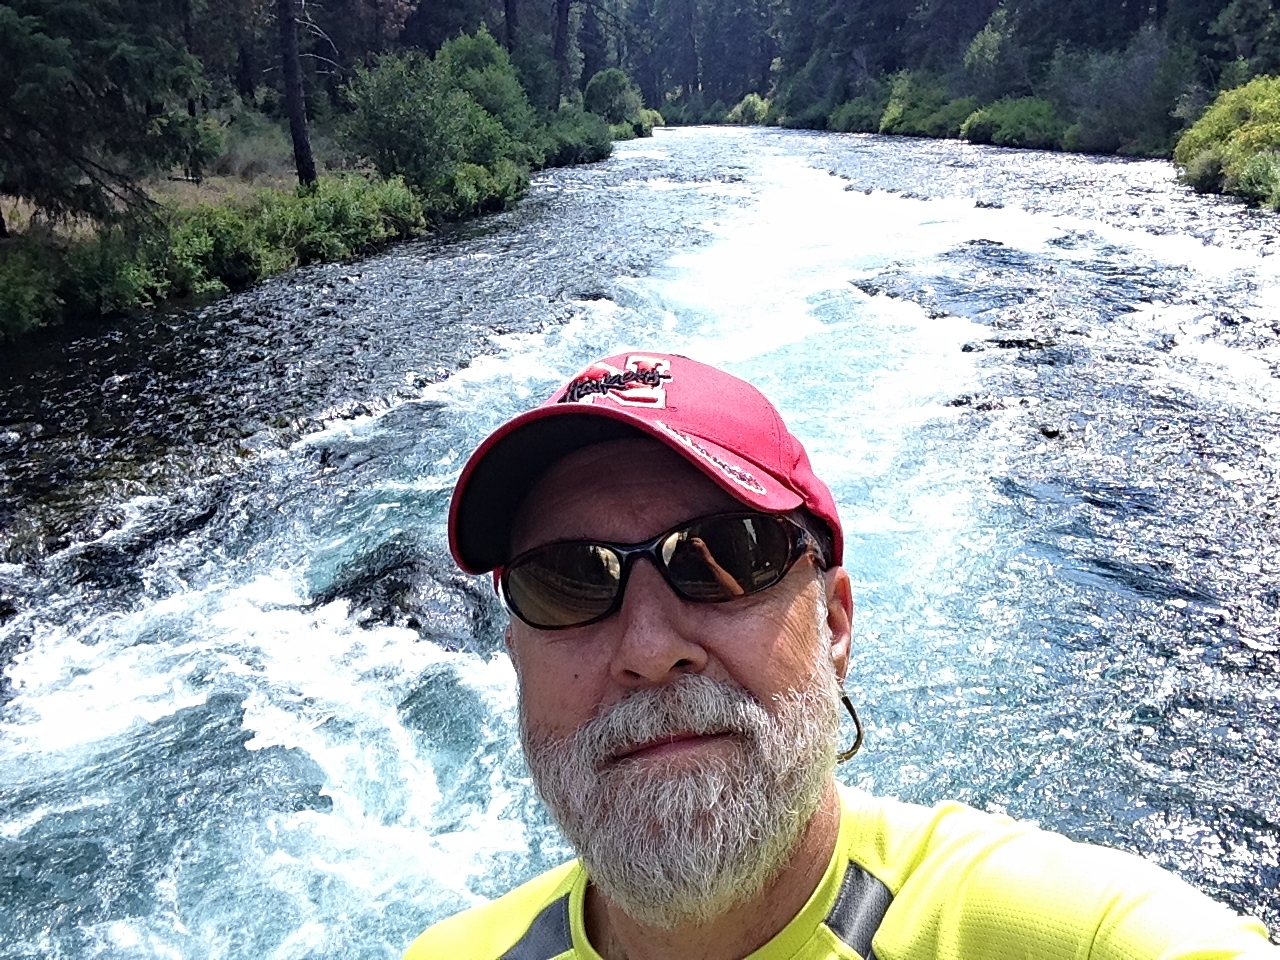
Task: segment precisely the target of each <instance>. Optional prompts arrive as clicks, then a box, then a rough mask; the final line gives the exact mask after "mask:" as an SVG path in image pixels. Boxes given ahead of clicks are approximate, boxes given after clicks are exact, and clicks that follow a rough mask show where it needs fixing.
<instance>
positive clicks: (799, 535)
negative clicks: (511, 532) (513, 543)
mask: <svg viewBox="0 0 1280 960" xmlns="http://www.w3.org/2000/svg"><path fill="white" fill-rule="evenodd" d="M746 519H751V520H768V521H770V522H773V523H777V524H780V525H782V526H783V527H785V528H786V530H787V539H788V541H789V542H790V544H791V547H790V550H789V552H788V554H787V559H786V561H785V562H784V563H783V565H782V567H781V569H780V570H779V571H778V578H777V579H776V580H773V581H772V582H770V583H767V584H765V585H764V586H763V587H759V588H758V589H753V590H750V591H746V592H744V593H742V594H739V595H734V596H728V597H723V598H721V599H718V600H717V599H710V598H706V597H691V596H688V595H687V594H685V593H684V592H683V591H681V589H680V588H679V587H678V586H677V585H676V584H675V583H674V582H673V581H672V579H671V574H670V571H669V570H668V569H667V565H666V563H665V562H664V561H663V559H662V555H661V553H659V551H658V548H659V547H660V546H662V544H663V543H664V542H665V541H666V540H667V539H668V538H670V537H672V536H674V535H675V534H677V533H680V532H682V531H685V530H688V529H689V528H690V527H692V526H694V525H696V524H700V523H707V522H709V521H712V520H746ZM575 544H582V545H583V546H589V547H603V548H605V549H607V550H609V551H611V552H612V553H613V554H614V555H615V556H616V557H617V558H618V561H619V564H620V567H621V570H620V572H619V574H618V588H617V592H616V593H615V594H614V597H613V602H612V603H610V604H609V608H608V609H607V610H605V611H604V612H603V613H600V614H598V615H596V616H594V617H591V618H590V619H589V620H583V621H582V622H581V623H568V624H559V625H555V626H542V625H540V624H537V623H533V622H532V621H530V620H528V619H526V618H525V616H524V615H523V614H521V612H520V610H519V608H518V607H517V605H516V604H515V603H514V602H513V601H512V599H511V592H510V587H509V585H508V582H507V577H508V576H509V574H510V572H511V570H512V569H514V568H515V567H517V566H519V565H520V563H521V561H523V560H525V559H527V558H529V557H531V556H534V555H536V554H538V553H540V552H541V551H543V550H546V549H547V548H548V547H563V546H570V545H575ZM810 549H812V550H813V553H814V556H815V557H817V560H818V565H819V566H820V567H822V568H823V569H826V566H827V564H826V562H825V561H824V560H823V558H822V550H821V544H820V542H819V540H818V538H817V537H816V536H814V534H813V533H811V532H810V531H809V530H808V529H807V528H806V527H805V526H804V525H803V524H802V523H799V522H798V521H796V520H794V519H792V518H791V517H788V516H786V515H784V514H778V513H764V512H762V511H759V510H740V511H733V512H730V513H712V514H707V515H706V516H701V517H693V518H691V519H689V520H684V521H682V522H680V523H678V524H676V525H675V526H674V527H672V528H671V529H669V530H665V531H663V532H662V533H660V534H658V535H657V536H656V537H654V538H652V539H651V540H645V541H642V542H640V543H616V542H613V541H609V540H554V541H552V542H551V543H543V544H539V545H538V546H536V547H533V548H532V549H530V550H525V551H523V552H522V553H519V554H517V555H516V556H514V557H512V558H511V559H510V560H509V561H508V562H507V563H506V564H504V565H503V566H502V568H501V569H500V570H498V571H495V573H496V574H497V576H496V579H497V581H498V587H499V589H498V594H499V596H500V597H501V598H502V603H503V605H504V606H505V607H506V608H507V610H508V612H510V613H511V614H512V616H514V617H516V618H517V619H519V620H520V621H521V622H522V623H525V624H528V625H529V626H530V627H533V628H534V629H535V630H573V629H575V628H577V627H588V626H590V625H591V624H593V623H599V622H600V621H601V620H607V619H608V618H609V617H611V616H613V615H614V614H615V613H617V612H618V610H619V608H621V606H622V600H623V597H624V596H626V592H627V581H628V580H629V579H630V577H631V568H632V567H633V566H635V562H636V560H638V559H640V558H641V557H644V558H646V559H648V561H649V562H650V563H651V564H653V567H654V569H655V570H657V571H658V575H659V576H661V577H662V579H663V580H664V581H666V584H667V586H668V587H670V588H671V590H672V592H673V593H675V595H676V596H677V597H679V598H680V599H682V600H685V601H687V602H689V603H728V602H729V601H731V600H740V599H741V598H742V597H749V596H753V595H754V594H757V593H763V592H764V591H765V590H768V589H769V588H770V587H775V586H777V585H778V584H779V583H781V582H782V581H783V580H784V579H786V576H787V574H788V573H790V572H791V568H792V567H794V566H795V565H796V562H797V561H798V560H799V559H800V558H801V557H803V556H804V555H805V554H806V553H808V552H809V550H810Z"/></svg>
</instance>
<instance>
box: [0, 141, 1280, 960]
mask: <svg viewBox="0 0 1280 960" xmlns="http://www.w3.org/2000/svg"><path fill="white" fill-rule="evenodd" d="M1278 237H1280V222H1278V221H1277V218H1275V217H1274V216H1271V215H1266V214H1261V213H1257V212H1254V211H1249V210H1247V209H1245V208H1243V207H1241V206H1238V205H1236V204H1233V203H1230V202H1227V201H1223V200H1221V199H1217V198H1207V197H1200V196H1196V195H1194V194H1192V193H1191V192H1189V191H1188V190H1186V189H1184V188H1182V187H1180V186H1178V185H1177V184H1176V183H1175V182H1174V179H1173V171H1172V169H1171V167H1170V166H1169V165H1168V164H1166V163H1162V162H1155V161H1134V160H1122V159H1115V158H1095V157H1080V156H1065V155H1057V154H1047V153H1036V152H1018V151H1004V150H998V149H993V148H983V147H973V146H969V145H966V144H962V143H956V142H930V141H918V140H907V139H891V138H880V137H873V136H858V135H828V134H813V133H802V132H790V131H777V130H737V129H686V130H660V131H658V132H657V135H656V136H655V137H654V138H653V139H652V140H644V141H634V142H631V143H626V144H620V145H618V147H617V150H616V151H615V154H614V156H613V158H611V159H610V160H608V161H606V162H604V163H601V164H597V165H593V166H587V167H580V168H575V169H568V170H557V171H550V172H547V173H544V174H541V175H539V176H538V177H537V178H535V181H534V185H533V188H532V190H531V192H530V195H529V197H528V198H527V199H526V200H525V201H524V202H522V203H521V204H520V205H519V206H518V207H517V208H516V209H514V210H512V211H508V212H506V213H503V214H500V215H497V216H493V217H489V218H486V219H484V220H482V221H478V222H475V223H472V224H469V225H466V226H463V227H460V228H457V229H454V230H452V231H449V232H448V233H446V234H443V235H440V236H437V237H435V238H433V239H430V240H427V241H424V242H421V243H414V244H408V245H403V246H400V247H397V248H395V249H392V250H390V251H387V252H386V253H384V254H382V255H379V256H375V257H373V258H370V259H368V260H364V261H361V262H356V263H347V264H336V265H328V266H323V267H313V268H308V269H304V270H299V271H295V272H293V273H291V274H289V275H287V276H284V277H281V278H278V279H276V280H273V281H271V282H269V283H267V284H264V285H263V286H261V287H259V288H256V289H254V290H252V291H248V292H246V293H244V294H240V295H237V296H234V297H229V298H226V299H224V300H221V301H219V302H217V303H214V304H211V305H208V306H204V307H201V308H193V309H191V310H188V311H168V312H157V313H155V314H152V315H148V316H145V317H141V318H136V319H135V320H134V321H133V322H131V323H128V324H125V323H121V324H118V325H115V326H106V327H104V328H102V329H100V330H98V331H94V332H92V335H90V333H88V332H86V331H84V330H76V329H72V330H68V331H67V332H65V333H64V334H63V335H61V336H60V338H59V339H57V340H56V341H55V342H53V343H50V344H49V345H47V346H44V347H40V348H35V347H29V348H26V349H24V350H21V351H11V352H10V353H9V354H8V355H6V356H4V357H0V458H2V459H3V462H2V464H0V665H3V682H2V685H0V958H5V960H9V958H27V957H31V958H34V957H40V958H87V957H100V956H101V957H111V958H162V957H163V958H190V960H197V958H199V960H204V958H210V960H212V958H228V960H233V958H234V960H241V958H243V960H264V958H274V960H291V958H298V960H301V958H330V957H331V958H335V960H337V958H343V960H352V958H394V957H397V956H398V955H399V953H400V951H401V950H402V949H403V948H404V947H405V946H406V945H407V944H408V942H409V941H410V940H411V939H412V937H413V936H414V935H415V934H416V933H417V932H418V931H419V930H420V929H422V928H423V927H425V926H426V925H428V924H429V923H431V922H432V921H434V920H436V919H439V918H441V917H443V916H445V915H447V914H450V913H452V912H454V911H456V910H458V909H460V908H462V907H464V906H467V905H469V904H474V903H477V902H480V901H482V900H483V899H485V898H489V897H492V896H495V895H496V894H498V893H500V892H502V891H503V890H505V889H507V888H509V887H510V886H511V885H512V884H514V883H516V882H517V881H519V880H521V879H524V878H526V877H529V876H531V875H532V874H534V873H535V872H537V871H540V870H542V869H544V868H546V867H548V866H549V865H551V864H554V863H556V862H558V861H560V860H561V859H562V858H564V857H565V856H566V855H567V850H566V847H565V844H564V842H563V840H562V839H561V838H560V836H559V834H558V833H557V831H556V830H555V828H554V827H553V826H552V825H551V824H550V823H549V822H548V821H547V819H546V817H545V815H544V813H543V812H542V811H541V808H540V806H539V805H538V802H537V800H536V798H535V797H534V795H533V793H532V790H531V787H530V784H529V781H528V777H527V774H526V773H525V771H524V768H523V766H522V762H521V760H520V758H519V751H518V749H517V748H516V737H515V731H514V716H513V712H514V699H515V694H514V680H513V675H512V670H511V666H510V663H509V661H508V660H507V658H506V656H505V654H504V653H503V651H502V646H501V625H502V612H501V610H500V609H499V608H498V606H497V604H496V602H495V600H494V599H493V597H492V595H491V593H490V591H489V589H488V587H487V585H486V584H485V583H484V582H483V580H482V579H471V578H467V577H464V576H462V575H461V574H459V573H457V572H456V571H454V570H453V569H452V567H451V564H450V563H449V561H448V558H447V552H446V550H445V548H444V545H443V544H444V518H445V511H446V507H447V502H448V496H449V492H450V490H451V486H452V483H453V481H454V479H455V478H456V475H457V472H458V470H459V468H460V466H461V463H462V460H463V459H464V458H465V456H466V455H467V453H468V451H469V450H470V449H471V448H472V447H473V446H474V445H475V443H476V442H477V441H478V440H479V439H480V438H481V437H482V436H483V435H484V434H485V433H486V432H487V431H489V430H490V429H492V428H493V427H494V426H495V425H497V424H498V423H499V422H501V421H502V420H504V419H505V418H507V417H508V416H509V415H510V414H511V413H512V412H514V411H516V410H519V409H522V408H524V407H527V406H530V405H532V404H533V403H535V402H536V401H537V400H539V399H541V397H542V396H544V395H545V394H547V393H549V392H550V390H551V389H552V388H553V387H554V386H555V385H557V384H558V383H559V382H561V381H562V380H563V379H564V378H566V377H567V376H569V375H571V374H572V373H574V372H576V370H577V369H578V368H579V367H580V366H582V365H583V364H584V363H585V362H586V361H588V360H590V359H592V358H594V357H597V356H600V355H604V354H608V353H614V352H618V351H620V350H625V349H629V348H640V349H654V348H663V349H668V350H673V351H678V352H683V353H687V354H689V355H691V356H694V357H696V358H698V359H701V360H704V361H708V362H712V363H715V364H719V365H723V366H724V367H726V368H727V369H729V370H731V371H733V372H735V373H737V374H740V375H742V376H744V377H746V378H748V379H750V380H752V381H753V382H755V383H756V384H758V385H759V386H760V387H761V388H762V389H764V391H765V392H766V393H768V394H769V395H770V396H771V397H772V398H773V399H774V400H775V401H776V402H777V403H778V404H779V406H780V408H781V409H782V411H783V413H784V416H785V417H786V418H787V420H788V422H789V424H790V425H791V427H792V429H793V430H794V431H795V432H797V433H798V434H799V435H800V436H802V437H803V438H804V439H805V441H806V443H807V445H808V447H809V450H810V453H811V456H812V458H813V460H814V462H815V466H816V468H817V471H818V473H819V474H820V475H821V476H823V477H825V478H826V479H827V480H828V481H829V482H830V483H831V486H832V488H833V491H834V493H835V495H836V498H837V500H838V502H839V505H840V510H841V515H842V517H843V519H844V522H845V525H846V530H847V543H848V546H847V550H846V553H847V559H848V566H849V570H850V572H851V574H852V577H853V580H854V583H855V589H856V593H857V605H858V614H857V617H858V619H857V623H856V630H855V646H854V659H853V663H852V666H851V669H850V676H849V682H848V689H849V692H850V694H851V696H852V698H853V700H854V701H855V702H856V703H857V704H858V705H859V708H860V711H861V713H862V716H863V718H864V720H865V721H866V724H867V746H866V747H865V748H864V750H863V751H862V753H861V754H860V755H859V756H858V757H856V758H855V759H854V760H853V761H852V762H851V763H849V764H847V765H846V766H844V767H842V768H841V770H840V774H839V775H840V777H841V778H842V779H843V780H845V781H846V782H848V783H852V784H857V785H860V786H863V787H866V788H868V789H871V790H874V791H877V792H880V793H886V794H892V795H896V796H899V797H902V798H905V799H910V800H915V801H920V802H925V803H929V802H933V801H936V800H939V799H942V798H946V797H957V798H959V799H962V800H964V801H966V802H968V803H971V804H974V805H976V806H979V807H982V808H984V809H988V810H1001V811H1007V812H1008V813H1010V814H1012V815H1015V816H1018V817H1023V818H1029V819H1033V820H1036V821H1038V822H1040V823H1041V824H1043V825H1045V826H1048V827H1051V828H1053V829H1056V830H1060V831H1063V832H1065V833H1067V834H1069V835H1070V836H1072V837H1075V838H1078V839H1082V840H1089V841H1094V842H1099V843H1104V844H1108V845H1112V846H1118V847H1122V848H1125V849H1129V850H1133V851H1136V852H1138V853H1140V854H1142V855H1143V856H1146V857H1148V858H1150V859H1152V860H1154V861H1156V862H1159V863H1161V864H1164V865H1165V866H1167V867H1169V868H1171V869H1173V870H1175V871H1177V872H1179V873H1180V874H1182V875H1183V876H1185V877H1186V878H1187V879H1188V880H1190V881H1191V882H1192V883H1194V884H1196V885H1197V886H1199V887H1200V888H1202V889H1204V890H1205V891H1206V892H1208V893H1209V894H1210V895H1212V896H1214V897H1216V898H1218V899H1220V900H1223V901H1225V902H1226V903H1228V904H1230V905H1231V906H1233V907H1235V908H1237V909H1240V910H1244V911H1248V912H1252V913H1254V914H1256V915H1258V916H1261V917H1262V918H1263V919H1264V920H1265V921H1266V922H1267V923H1268V924H1269V925H1270V926H1271V927H1272V929H1273V930H1274V929H1276V928H1277V926H1280V892H1277V890H1278V888H1280V679H1278V673H1280V534H1278V533H1277V529H1278V528H1280V520H1278V517H1277V514H1280V476H1278V473H1280V309H1277V308H1278V307H1280V270H1278V267H1280V257H1276V256H1272V255H1271V254H1272V253H1273V252H1274V251H1276V250H1277V249H1280V247H1278V246H1277V238H1278Z"/></svg>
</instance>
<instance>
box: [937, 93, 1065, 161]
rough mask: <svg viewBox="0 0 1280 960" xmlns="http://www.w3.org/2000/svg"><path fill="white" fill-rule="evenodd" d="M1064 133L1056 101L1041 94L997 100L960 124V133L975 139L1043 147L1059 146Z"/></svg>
mask: <svg viewBox="0 0 1280 960" xmlns="http://www.w3.org/2000/svg"><path fill="white" fill-rule="evenodd" d="M1063 133H1064V124H1063V122H1062V119H1061V118H1060V117H1059V116H1058V114H1057V113H1056V112H1055V110H1054V109H1053V104H1051V103H1050V102H1049V101H1048V100H1043V99H1041V98H1040V97H1019V98H1017V99H1009V98H1006V99H1004V100H997V101H996V102H995V103H993V104H991V105H990V106H987V107H983V108H982V109H981V110H977V111H975V112H974V113H973V114H971V115H970V116H969V118H968V119H967V120H965V122H964V125H963V126H962V127H961V128H960V136H961V137H963V138H964V139H966V140H968V141H970V142H971V143H994V144H995V145H996V146H1000V147H1029V148H1033V149H1040V150H1053V149H1057V148H1058V147H1059V146H1060V145H1061V141H1062V136H1063Z"/></svg>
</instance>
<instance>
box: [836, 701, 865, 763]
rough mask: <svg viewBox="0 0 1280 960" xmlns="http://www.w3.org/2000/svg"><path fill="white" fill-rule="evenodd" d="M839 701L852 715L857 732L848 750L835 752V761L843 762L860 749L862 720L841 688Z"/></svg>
mask: <svg viewBox="0 0 1280 960" xmlns="http://www.w3.org/2000/svg"><path fill="white" fill-rule="evenodd" d="M840 702H841V703H843V704H844V708H845V709H846V710H848V711H849V716H851V717H853V729H854V730H856V731H857V732H858V735H857V736H856V737H854V738H853V746H852V747H850V748H849V749H848V750H841V751H840V752H839V753H837V754H836V762H837V763H844V762H845V761H846V760H849V759H851V758H852V757H853V755H854V754H855V753H857V752H858V751H859V750H861V749H862V721H861V720H859V719H858V711H857V710H855V709H853V701H852V700H850V699H849V695H848V694H847V693H845V692H844V691H843V690H841V691H840Z"/></svg>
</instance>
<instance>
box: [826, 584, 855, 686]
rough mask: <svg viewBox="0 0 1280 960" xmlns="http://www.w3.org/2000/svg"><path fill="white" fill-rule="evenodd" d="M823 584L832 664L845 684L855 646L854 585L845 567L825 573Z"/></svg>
mask: <svg viewBox="0 0 1280 960" xmlns="http://www.w3.org/2000/svg"><path fill="white" fill-rule="evenodd" d="M823 582H824V584H825V586H826V591H827V626H828V627H829V628H830V629H831V663H832V665H833V666H834V667H835V669H836V676H837V677H838V678H839V679H840V681H841V682H844V675H845V673H846V672H847V671H848V669H849V651H850V649H851V648H852V646H853V583H852V582H851V581H850V580H849V574H848V573H847V572H846V571H845V569H844V567H832V568H831V569H830V570H827V571H824V573H823Z"/></svg>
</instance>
